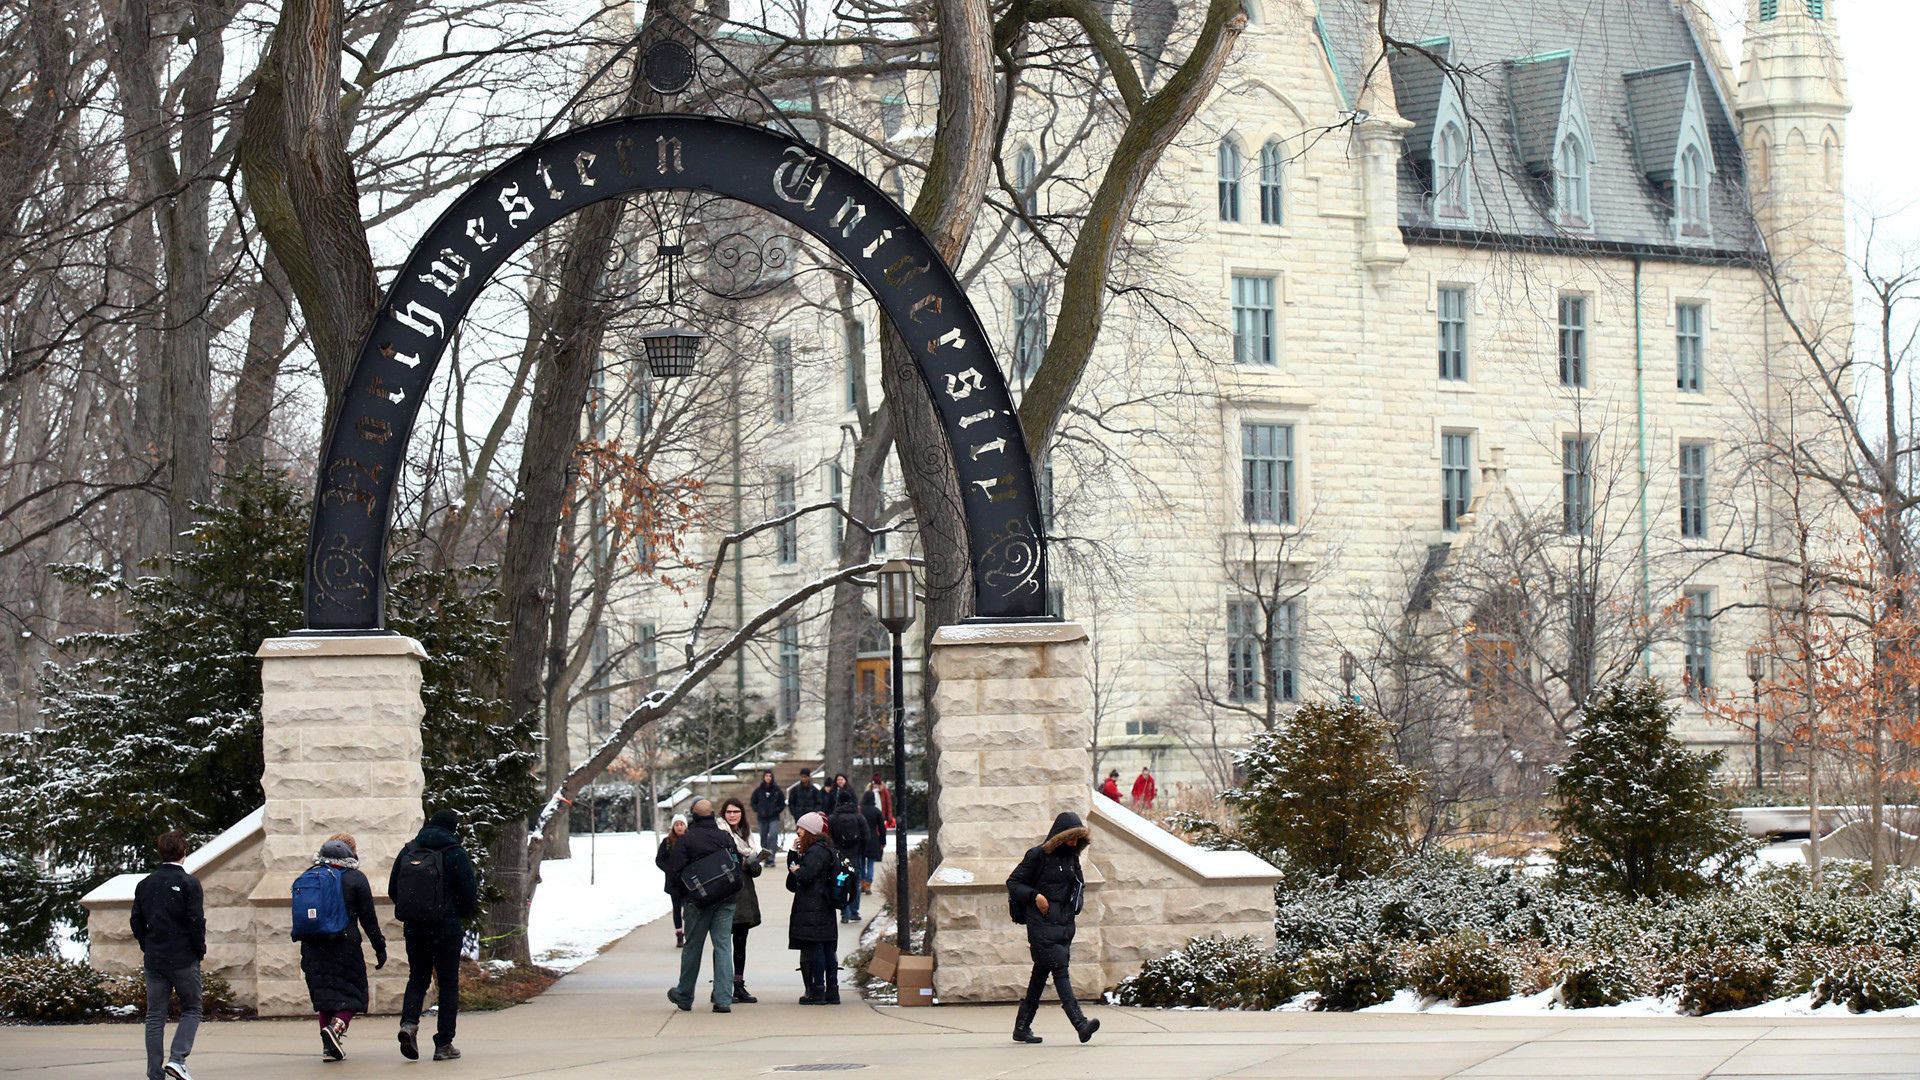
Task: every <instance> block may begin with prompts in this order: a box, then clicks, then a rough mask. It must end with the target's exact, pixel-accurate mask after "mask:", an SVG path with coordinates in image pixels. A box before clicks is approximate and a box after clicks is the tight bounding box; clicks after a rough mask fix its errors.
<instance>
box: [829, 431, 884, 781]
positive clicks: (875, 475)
mask: <svg viewBox="0 0 1920 1080" xmlns="http://www.w3.org/2000/svg"><path fill="white" fill-rule="evenodd" d="M890 416H891V413H890V412H889V411H888V410H887V409H886V408H885V407H882V408H881V409H880V411H879V412H878V413H876V414H875V415H874V418H873V423H872V424H871V425H870V426H869V428H868V432H867V434H866V435H864V436H862V437H861V439H860V441H859V442H857V443H855V444H854V448H853V472H852V475H851V476H850V477H849V478H848V482H847V491H846V499H847V512H848V513H849V514H850V515H852V517H853V522H851V523H848V524H846V525H845V526H844V533H843V535H844V537H845V539H844V540H843V541H842V543H841V547H840V560H839V562H840V565H841V566H843V567H844V566H853V565H856V564H858V563H863V562H866V561H867V559H868V558H869V557H870V556H871V555H872V553H873V538H872V537H871V536H869V535H868V534H867V531H866V530H865V529H862V528H860V525H862V524H866V525H873V524H876V523H878V522H879V521H880V520H881V518H882V516H883V515H884V514H885V513H886V492H885V491H884V490H882V488H881V486H880V482H881V479H882V477H883V475H884V474H885V471H886V465H887V455H888V454H889V453H891V452H892V449H893V424H892V422H891V420H890V419H889V417H890ZM870 591H871V589H870V588H869V587H868V586H866V585H862V584H859V583H858V582H853V581H846V582H842V583H841V584H840V585H838V586H837V587H835V588H834V590H833V610H832V612H831V614H830V615H829V616H828V619H827V675H826V678H827V685H826V695H825V697H826V721H827V746H826V760H827V761H828V762H829V763H831V765H832V767H834V768H836V769H839V770H841V771H843V772H847V773H848V775H849V776H850V777H851V776H852V775H853V774H852V772H851V769H852V765H853V757H854V738H853V737H854V717H855V716H856V715H857V713H858V712H859V706H860V704H861V703H860V701H859V700H858V696H859V695H858V693H857V692H856V689H855V686H854V674H855V664H856V662H857V661H858V659H859V653H860V632H861V630H862V629H864V628H865V626H866V623H867V620H868V618H869V617H870V615H869V613H868V609H867V604H866V598H867V595H868V593H869V592H870Z"/></svg>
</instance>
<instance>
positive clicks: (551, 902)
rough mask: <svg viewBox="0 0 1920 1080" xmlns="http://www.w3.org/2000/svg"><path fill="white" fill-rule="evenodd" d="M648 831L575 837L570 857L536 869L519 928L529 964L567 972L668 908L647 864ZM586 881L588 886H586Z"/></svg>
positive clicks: (656, 874) (651, 844)
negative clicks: (529, 906)
mask: <svg viewBox="0 0 1920 1080" xmlns="http://www.w3.org/2000/svg"><path fill="white" fill-rule="evenodd" d="M658 844H659V840H658V839H657V838H656V837H655V835H654V834H653V833H651V832H643V833H630V832H629V833H601V834H600V835H599V836H597V837H595V836H590V835H580V834H577V833H576V834H575V835H574V837H573V858H571V859H548V860H547V861H546V862H544V863H542V864H540V888H539V889H538V890H537V891H535V893H534V894H533V912H532V914H531V915H530V916H529V918H528V920H527V922H528V927H527V935H528V937H529V939H530V941H529V944H531V945H532V947H533V961H534V963H536V964H542V965H545V966H547V967H550V968H552V969H554V970H555V971H562V972H565V971H572V970H573V969H574V968H577V967H579V966H580V965H581V964H584V963H586V962H587V961H589V960H591V959H593V958H594V957H595V956H598V955H599V954H600V951H601V950H602V949H605V948H606V947H607V946H609V945H611V944H613V943H614V942H616V941H618V940H620V939H621V938H623V937H625V936H626V935H627V933H628V932H629V931H631V930H632V929H633V928H634V927H636V926H643V925H645V924H647V923H650V922H652V921H653V920H655V919H657V918H659V917H660V916H662V915H665V914H667V913H668V911H670V910H671V909H672V905H671V904H669V903H668V901H667V894H666V893H665V892H663V891H662V888H661V887H662V881H661V877H660V871H659V869H657V868H656V867H655V866H654V865H653V852H654V848H655V847H657V846H658ZM589 878H591V879H592V880H591V883H589V880H588V879H589Z"/></svg>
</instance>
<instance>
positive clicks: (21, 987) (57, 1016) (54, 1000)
mask: <svg viewBox="0 0 1920 1080" xmlns="http://www.w3.org/2000/svg"><path fill="white" fill-rule="evenodd" d="M108 1003H109V1002H108V998H107V983H106V979H105V977H103V976H102V975H101V974H100V973H99V972H97V971H95V970H93V969H92V968H90V967H88V966H87V965H85V964H82V963H79V962H78V961H74V960H62V959H61V958H59V957H57V956H37V955H35V956H0V1013H4V1014H6V1015H8V1016H11V1017H14V1018H16V1019H20V1020H32V1021H35V1022H38V1023H43V1024H70V1023H75V1022H77V1021H81V1020H89V1019H92V1018H94V1017H97V1016H99V1015H101V1014H102V1013H104V1012H106V1010H107V1005H108Z"/></svg>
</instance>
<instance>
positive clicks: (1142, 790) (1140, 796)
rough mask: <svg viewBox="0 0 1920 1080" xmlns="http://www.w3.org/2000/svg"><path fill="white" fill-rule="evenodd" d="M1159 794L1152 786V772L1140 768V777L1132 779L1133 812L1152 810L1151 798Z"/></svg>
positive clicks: (1143, 766) (1156, 788)
mask: <svg viewBox="0 0 1920 1080" xmlns="http://www.w3.org/2000/svg"><path fill="white" fill-rule="evenodd" d="M1159 793H1160V789H1159V788H1158V787H1156V786H1155V785H1154V782H1153V770H1152V769H1149V768H1147V767H1146V766H1145V765H1142V766H1140V775H1139V776H1136V777H1134V778H1133V808H1134V809H1135V810H1151V809H1153V797H1154V796H1155V795H1157V794H1159Z"/></svg>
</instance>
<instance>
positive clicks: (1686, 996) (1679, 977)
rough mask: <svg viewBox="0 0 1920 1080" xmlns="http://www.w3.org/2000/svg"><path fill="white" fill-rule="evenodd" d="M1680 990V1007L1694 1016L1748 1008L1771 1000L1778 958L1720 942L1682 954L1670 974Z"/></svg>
mask: <svg viewBox="0 0 1920 1080" xmlns="http://www.w3.org/2000/svg"><path fill="white" fill-rule="evenodd" d="M1669 982H1670V983H1671V984H1672V985H1674V986H1676V987H1677V988H1678V989H1679V991H1680V1009H1681V1011H1682V1012H1686V1013H1690V1014H1692V1015H1694V1016H1705V1015H1706V1014H1707V1013H1716V1012H1725V1011H1726V1010H1728V1009H1749V1008H1752V1007H1753V1006H1755V1005H1759V1004H1761V1003H1762V1002H1767V1001H1771V1000H1773V997H1774V990H1775V988H1776V987H1778V986H1779V983H1780V963H1779V961H1777V960H1775V959H1773V958H1772V957H1770V956H1767V955H1766V954H1764V953H1758V952H1755V951H1753V950H1751V949H1745V948H1740V947H1738V946H1731V945H1722V946H1720V947H1718V948H1714V949H1702V950H1699V951H1697V952H1693V953H1689V954H1687V955H1685V956H1682V957H1681V958H1680V959H1679V960H1678V961H1677V962H1676V963H1675V964H1674V965H1673V968H1672V970H1671V972H1670V975H1669Z"/></svg>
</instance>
